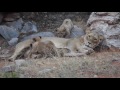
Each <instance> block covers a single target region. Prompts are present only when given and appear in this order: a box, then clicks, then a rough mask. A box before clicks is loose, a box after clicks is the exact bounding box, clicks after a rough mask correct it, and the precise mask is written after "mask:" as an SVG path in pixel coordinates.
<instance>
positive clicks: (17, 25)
mask: <svg viewBox="0 0 120 90" xmlns="http://www.w3.org/2000/svg"><path fill="white" fill-rule="evenodd" d="M5 24H6V25H7V26H9V27H14V28H15V29H16V30H18V31H19V32H20V31H21V29H22V27H23V24H24V22H23V20H22V18H20V19H18V20H17V21H13V22H6V23H5Z"/></svg>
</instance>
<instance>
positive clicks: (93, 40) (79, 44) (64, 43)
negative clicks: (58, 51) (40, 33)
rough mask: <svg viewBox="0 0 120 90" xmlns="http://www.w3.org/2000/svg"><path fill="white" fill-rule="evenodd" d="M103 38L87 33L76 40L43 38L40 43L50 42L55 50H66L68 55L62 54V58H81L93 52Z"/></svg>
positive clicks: (97, 34)
mask: <svg viewBox="0 0 120 90" xmlns="http://www.w3.org/2000/svg"><path fill="white" fill-rule="evenodd" d="M103 39H104V36H103V35H101V34H99V33H97V32H89V33H87V34H86V35H84V36H81V37H77V38H70V39H65V38H58V37H43V38H42V39H41V41H51V42H53V43H54V44H55V46H56V48H62V49H64V48H65V49H68V50H69V53H64V56H81V55H85V54H88V53H92V52H94V50H93V49H94V48H95V47H96V46H97V45H98V44H99V43H101V42H102V40H103Z"/></svg>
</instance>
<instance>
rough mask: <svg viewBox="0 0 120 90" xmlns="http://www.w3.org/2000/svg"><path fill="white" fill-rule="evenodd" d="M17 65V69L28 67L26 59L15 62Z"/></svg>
mask: <svg viewBox="0 0 120 90" xmlns="http://www.w3.org/2000/svg"><path fill="white" fill-rule="evenodd" d="M15 64H16V66H17V67H21V66H26V65H27V63H26V61H25V60H24V59H19V60H15Z"/></svg>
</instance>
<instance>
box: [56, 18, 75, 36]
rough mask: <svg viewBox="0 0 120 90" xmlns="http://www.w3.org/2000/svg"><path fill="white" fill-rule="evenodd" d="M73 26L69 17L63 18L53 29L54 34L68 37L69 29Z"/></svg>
mask: <svg viewBox="0 0 120 90" xmlns="http://www.w3.org/2000/svg"><path fill="white" fill-rule="evenodd" d="M73 28H74V25H73V23H72V21H71V19H65V20H64V21H63V23H62V25H61V26H60V27H59V28H57V29H56V30H55V35H56V36H57V37H62V38H69V37H70V33H71V30H72V29H73Z"/></svg>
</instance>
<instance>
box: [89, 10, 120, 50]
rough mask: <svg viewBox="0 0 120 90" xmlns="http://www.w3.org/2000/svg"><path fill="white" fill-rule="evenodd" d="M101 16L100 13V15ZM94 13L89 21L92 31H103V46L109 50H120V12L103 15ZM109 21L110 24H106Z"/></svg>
mask: <svg viewBox="0 0 120 90" xmlns="http://www.w3.org/2000/svg"><path fill="white" fill-rule="evenodd" d="M98 14H100V12H99V13H98ZM98 14H95V12H93V13H92V14H91V15H90V18H89V19H88V22H87V24H89V28H90V30H95V31H102V32H103V34H104V36H105V43H103V45H106V46H108V47H109V48H111V47H115V48H118V49H120V24H119V23H120V21H119V19H120V14H119V12H106V13H102V16H101V15H98ZM106 21H108V22H106Z"/></svg>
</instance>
